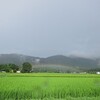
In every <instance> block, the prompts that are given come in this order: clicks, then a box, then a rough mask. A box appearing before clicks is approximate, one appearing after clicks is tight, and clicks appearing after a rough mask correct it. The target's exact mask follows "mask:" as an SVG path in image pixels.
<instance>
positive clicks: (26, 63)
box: [21, 62, 32, 73]
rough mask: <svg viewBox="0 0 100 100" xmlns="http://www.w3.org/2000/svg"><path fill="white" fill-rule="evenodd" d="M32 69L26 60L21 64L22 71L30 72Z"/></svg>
mask: <svg viewBox="0 0 100 100" xmlns="http://www.w3.org/2000/svg"><path fill="white" fill-rule="evenodd" d="M31 71H32V65H31V64H30V63H28V62H25V63H23V65H22V71H21V72H22V73H30V72H31Z"/></svg>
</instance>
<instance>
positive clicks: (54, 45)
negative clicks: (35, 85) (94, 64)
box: [0, 0, 100, 57]
mask: <svg viewBox="0 0 100 100" xmlns="http://www.w3.org/2000/svg"><path fill="white" fill-rule="evenodd" d="M99 4H100V0H3V1H0V53H22V54H27V55H33V56H44V57H45V56H49V55H53V54H64V55H69V54H77V55H85V56H99V55H100V52H99V51H100V46H99V43H100V39H99V38H100V34H99V33H100V11H99V10H100V6H99Z"/></svg>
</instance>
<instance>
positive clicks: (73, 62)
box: [0, 54, 100, 69]
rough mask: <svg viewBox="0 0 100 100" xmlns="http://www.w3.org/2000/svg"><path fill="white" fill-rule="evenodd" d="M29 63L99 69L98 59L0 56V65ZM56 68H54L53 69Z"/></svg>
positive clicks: (56, 56) (99, 59)
mask: <svg viewBox="0 0 100 100" xmlns="http://www.w3.org/2000/svg"><path fill="white" fill-rule="evenodd" d="M24 62H29V63H31V64H32V65H35V66H36V65H49V67H50V65H53V66H64V68H65V67H66V66H67V68H68V67H69V68H77V69H93V68H100V58H95V59H93V58H83V57H77V56H69V57H68V56H64V55H54V56H50V57H47V58H40V57H33V56H26V55H22V54H0V64H8V63H13V64H16V65H19V66H20V65H22V64H23V63H24ZM55 68H56V67H55Z"/></svg>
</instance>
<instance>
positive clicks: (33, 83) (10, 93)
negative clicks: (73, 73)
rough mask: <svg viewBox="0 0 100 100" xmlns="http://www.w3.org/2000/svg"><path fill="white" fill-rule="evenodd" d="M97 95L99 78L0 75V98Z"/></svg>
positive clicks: (60, 97)
mask: <svg viewBox="0 0 100 100" xmlns="http://www.w3.org/2000/svg"><path fill="white" fill-rule="evenodd" d="M99 97H100V79H99V78H81V77H75V78H74V77H72V78H71V77H64V78H63V77H27V76H26V77H25V76H24V77H19V76H16V77H15V76H14V77H13V76H12V77H9V76H5V77H0V100H11V99H12V100H21V99H22V100H32V99H33V100H35V99H38V100H39V99H40V100H41V99H42V100H43V99H47V98H48V99H50V98H51V100H52V99H59V100H61V99H67V98H99ZM99 99H100V98H99ZM69 100H71V99H69ZM83 100H84V99H83ZM86 100H87V99H86ZM90 100H92V99H90Z"/></svg>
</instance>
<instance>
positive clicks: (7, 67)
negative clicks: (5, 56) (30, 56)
mask: <svg viewBox="0 0 100 100" xmlns="http://www.w3.org/2000/svg"><path fill="white" fill-rule="evenodd" d="M2 71H4V72H8V73H10V72H13V73H16V72H17V71H21V72H22V73H30V72H31V71H32V65H31V64H30V63H29V62H24V63H23V64H22V66H18V65H15V64H1V65H0V72H2Z"/></svg>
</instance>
